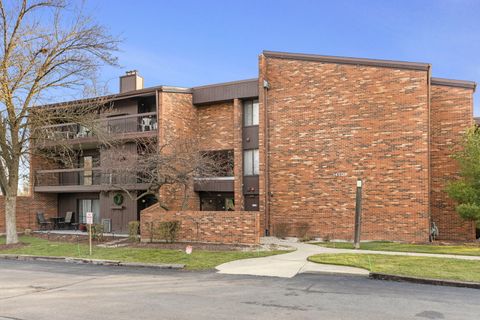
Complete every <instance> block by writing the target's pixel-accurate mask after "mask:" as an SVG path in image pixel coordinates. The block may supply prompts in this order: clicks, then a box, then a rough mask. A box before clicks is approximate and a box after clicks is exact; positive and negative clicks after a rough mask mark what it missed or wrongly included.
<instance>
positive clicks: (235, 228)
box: [140, 205, 260, 244]
mask: <svg viewBox="0 0 480 320" xmlns="http://www.w3.org/2000/svg"><path fill="white" fill-rule="evenodd" d="M259 220H260V215H259V213H258V212H246V211H164V210H162V209H160V208H159V206H158V205H153V206H151V207H149V208H147V209H145V210H143V211H142V212H141V214H140V234H141V237H142V241H149V239H150V231H149V223H151V222H154V223H155V224H156V225H157V226H158V223H159V222H162V221H180V222H181V227H180V231H179V236H178V241H186V242H205V243H226V244H257V243H259V241H260V235H259V223H260V221H259Z"/></svg>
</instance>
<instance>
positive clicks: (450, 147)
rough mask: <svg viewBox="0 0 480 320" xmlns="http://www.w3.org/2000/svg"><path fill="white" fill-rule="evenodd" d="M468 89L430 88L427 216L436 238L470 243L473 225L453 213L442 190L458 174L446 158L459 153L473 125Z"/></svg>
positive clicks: (452, 206)
mask: <svg viewBox="0 0 480 320" xmlns="http://www.w3.org/2000/svg"><path fill="white" fill-rule="evenodd" d="M472 94H473V91H472V90H471V89H464V88H457V87H449V86H440V85H432V87H431V166H432V176H431V184H432V189H431V202H432V205H431V214H432V221H433V222H435V223H436V225H437V227H438V228H439V238H440V239H448V240H474V239H475V225H474V223H472V222H468V221H464V220H463V219H461V218H460V216H459V215H458V213H456V212H455V203H454V201H453V200H452V199H450V198H449V197H448V195H447V194H446V192H445V191H444V190H445V186H446V183H447V181H448V180H452V179H453V178H454V177H456V175H457V173H458V167H457V165H456V162H455V160H454V159H452V158H451V157H450V156H451V155H452V154H453V153H454V152H455V151H456V150H458V149H459V147H460V143H461V140H462V137H463V134H464V133H465V130H466V129H467V128H469V127H470V126H471V125H473V118H472V114H473V97H472Z"/></svg>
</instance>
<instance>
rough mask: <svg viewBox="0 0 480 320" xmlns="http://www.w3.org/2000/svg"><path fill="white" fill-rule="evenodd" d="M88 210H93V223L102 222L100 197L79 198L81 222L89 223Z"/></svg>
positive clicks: (79, 219) (79, 218) (79, 217)
mask: <svg viewBox="0 0 480 320" xmlns="http://www.w3.org/2000/svg"><path fill="white" fill-rule="evenodd" d="M87 212H93V223H100V201H99V200H98V199H81V200H78V222H79V223H87Z"/></svg>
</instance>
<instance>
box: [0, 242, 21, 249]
mask: <svg viewBox="0 0 480 320" xmlns="http://www.w3.org/2000/svg"><path fill="white" fill-rule="evenodd" d="M25 246H27V244H25V243H21V242H20V243H14V244H0V250H9V249H19V248H22V247H25Z"/></svg>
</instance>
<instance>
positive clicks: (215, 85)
mask: <svg viewBox="0 0 480 320" xmlns="http://www.w3.org/2000/svg"><path fill="white" fill-rule="evenodd" d="M246 82H258V78H252V79H246V80H236V81H229V82H221V83H214V84H207V85H203V86H198V87H193V88H192V89H193V90H196V89H203V88H212V87H223V86H230V85H237V84H241V83H246Z"/></svg>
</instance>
